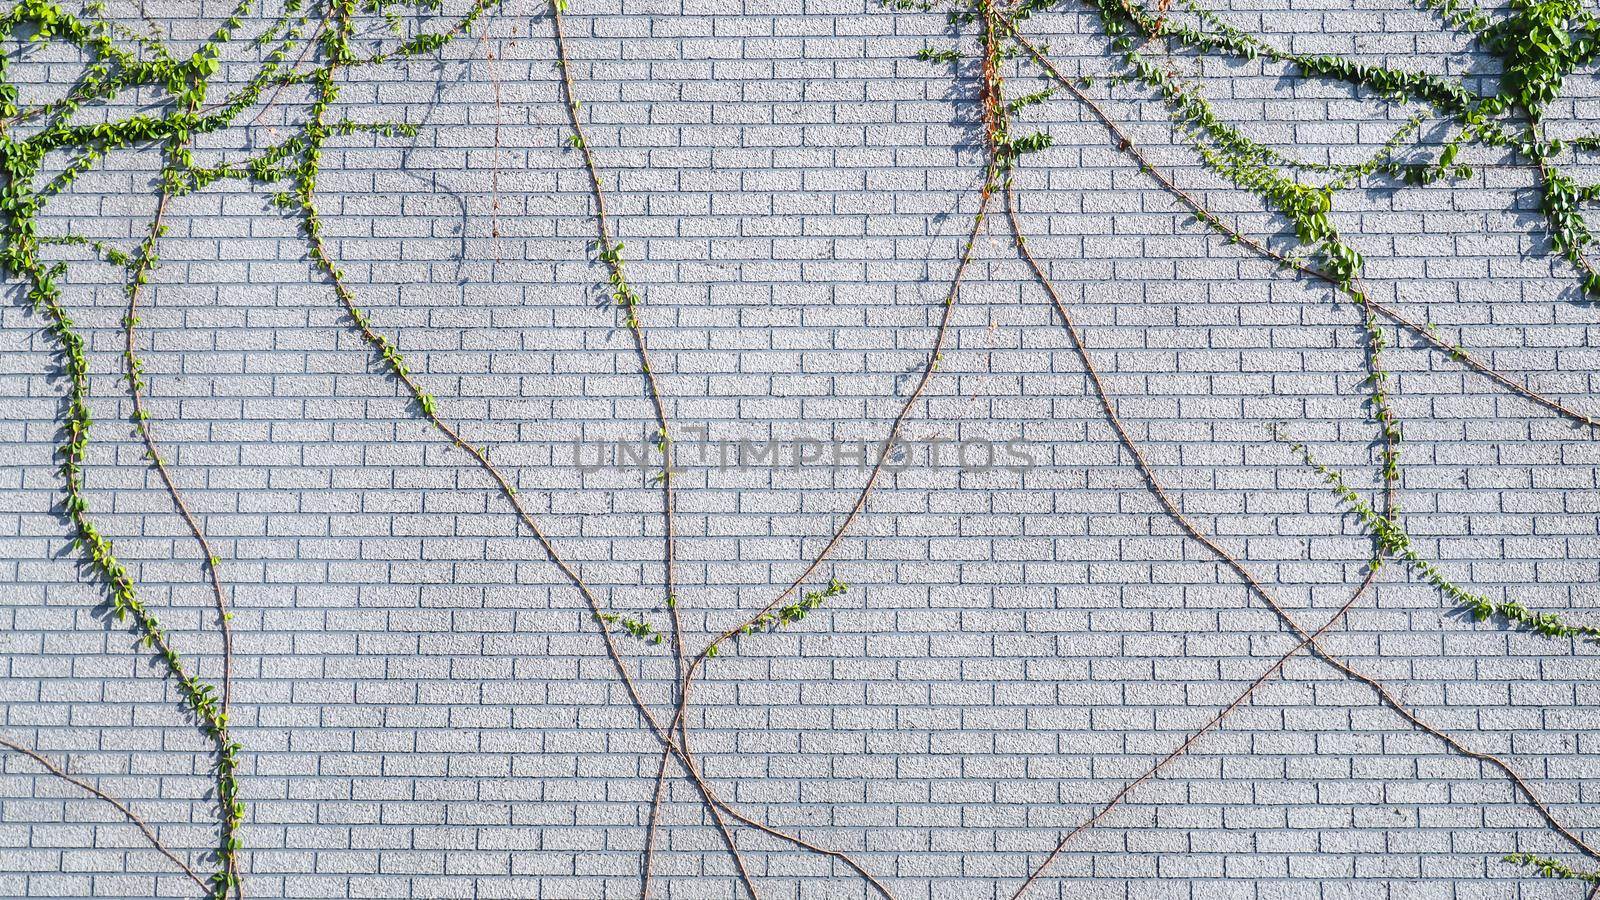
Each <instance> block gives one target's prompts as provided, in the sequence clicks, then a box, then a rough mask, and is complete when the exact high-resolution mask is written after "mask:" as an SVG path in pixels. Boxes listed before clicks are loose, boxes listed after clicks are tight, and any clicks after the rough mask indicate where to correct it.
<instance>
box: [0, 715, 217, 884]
mask: <svg viewBox="0 0 1600 900" xmlns="http://www.w3.org/2000/svg"><path fill="white" fill-rule="evenodd" d="M0 747H5V748H6V749H8V750H14V751H16V752H17V753H21V754H22V755H23V756H26V757H28V758H29V759H31V760H33V761H34V762H36V763H38V764H39V765H41V766H44V768H45V770H46V771H48V772H49V773H50V774H51V775H54V776H56V777H57V778H60V779H61V780H62V781H65V782H67V783H68V784H71V785H73V786H74V787H78V788H81V789H82V790H84V791H87V792H88V793H90V794H93V795H94V796H95V797H97V798H99V799H101V800H103V801H105V802H106V803H108V804H110V805H111V807H112V808H113V809H115V810H116V811H117V812H119V813H121V814H122V817H123V818H125V819H127V820H128V821H129V822H132V823H133V824H134V826H135V827H137V828H138V829H139V833H140V834H143V835H144V838H145V840H147V841H149V842H150V846H152V847H154V848H155V849H156V851H157V852H158V853H160V854H161V855H162V856H165V857H166V858H167V859H169V860H171V861H172V864H173V865H175V866H177V867H178V868H179V869H181V870H182V871H183V874H185V875H187V876H189V880H190V881H193V882H194V883H195V884H196V885H199V887H200V890H202V891H204V892H206V893H207V895H209V894H210V891H211V886H210V885H208V884H206V883H205V880H204V879H202V878H201V877H200V876H199V875H198V874H196V873H195V871H194V869H192V868H190V867H189V864H188V863H186V862H184V861H183V860H182V859H179V858H178V854H176V853H174V852H172V850H171V849H169V848H168V847H167V845H166V844H163V843H161V839H160V838H158V837H156V832H155V829H153V828H151V827H150V825H149V824H148V823H146V822H145V820H144V819H142V818H140V817H139V815H138V814H137V813H135V812H134V811H133V810H131V809H129V808H128V807H127V805H125V804H124V803H122V802H121V801H119V800H117V799H116V798H115V797H112V796H111V795H109V794H107V793H106V792H104V791H102V790H100V789H99V788H97V787H95V786H94V785H92V784H90V783H88V782H87V781H84V780H82V779H81V778H76V777H74V776H72V775H69V774H67V771H66V770H65V769H63V768H62V767H60V766H58V765H56V764H55V763H53V762H51V761H50V760H49V759H48V758H46V757H45V756H43V755H42V754H39V753H35V752H34V751H33V750H30V749H29V748H27V747H24V746H22V745H21V744H19V743H17V742H15V741H12V740H10V739H9V738H4V737H0Z"/></svg>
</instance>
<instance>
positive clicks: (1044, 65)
mask: <svg viewBox="0 0 1600 900" xmlns="http://www.w3.org/2000/svg"><path fill="white" fill-rule="evenodd" d="M1005 27H1006V29H1007V30H1008V31H1009V32H1010V35H1011V38H1012V40H1015V41H1016V42H1017V45H1018V46H1020V47H1022V49H1023V50H1025V51H1027V53H1028V55H1029V56H1031V57H1032V58H1033V60H1034V61H1035V62H1036V63H1038V65H1039V67H1040V68H1041V69H1042V70H1044V72H1045V73H1046V74H1047V75H1049V76H1050V78H1051V80H1053V81H1055V82H1056V83H1057V84H1059V85H1060V86H1061V87H1062V88H1063V89H1065V90H1066V91H1067V92H1068V93H1069V94H1071V95H1072V96H1073V97H1074V98H1075V99H1077V100H1078V101H1079V102H1080V103H1082V104H1083V105H1084V106H1085V107H1086V108H1087V109H1088V110H1089V111H1090V112H1091V113H1092V114H1093V115H1094V117H1095V118H1096V119H1098V120H1099V121H1100V123H1101V124H1102V125H1104V126H1105V128H1106V130H1107V131H1108V132H1110V134H1111V137H1112V138H1113V139H1114V140H1113V143H1114V144H1115V145H1116V147H1117V149H1118V150H1120V151H1122V152H1123V153H1125V154H1127V155H1128V157H1129V158H1130V159H1132V160H1133V161H1134V162H1136V163H1138V164H1139V168H1140V170H1141V171H1143V172H1144V173H1145V174H1146V175H1148V176H1149V177H1150V179H1151V180H1152V181H1154V182H1155V183H1156V184H1157V185H1159V186H1160V187H1161V188H1162V189H1163V190H1164V191H1166V192H1167V193H1168V194H1170V195H1171V196H1172V197H1173V198H1175V199H1176V200H1178V202H1180V203H1181V204H1183V205H1184V206H1186V207H1188V208H1189V210H1190V211H1191V212H1194V213H1197V214H1201V215H1204V216H1205V217H1207V220H1208V221H1209V222H1210V223H1211V224H1212V225H1213V227H1215V228H1217V229H1218V230H1220V231H1222V232H1223V233H1224V234H1226V235H1227V236H1228V237H1229V238H1231V239H1233V241H1235V242H1236V243H1238V244H1239V245H1240V246H1242V247H1244V248H1245V249H1247V250H1249V251H1250V252H1252V253H1254V254H1256V255H1257V256H1260V257H1262V258H1263V259H1266V260H1269V261H1271V262H1274V263H1276V264H1278V265H1279V266H1281V267H1283V268H1286V269H1290V270H1292V271H1294V272H1298V273H1300V274H1302V275H1305V276H1307V277H1310V278H1313V279H1316V280H1318V281H1323V282H1326V283H1327V284H1329V285H1331V286H1332V287H1333V288H1334V289H1335V290H1342V286H1341V285H1340V284H1339V280H1338V279H1337V278H1336V277H1334V276H1333V275H1332V274H1330V273H1328V272H1325V271H1323V270H1322V269H1319V268H1317V267H1316V266H1313V265H1310V264H1309V263H1306V262H1304V261H1302V260H1298V259H1291V258H1290V257H1288V256H1285V255H1284V254H1282V253H1279V252H1277V251H1276V250H1273V249H1272V248H1271V247H1268V246H1267V245H1266V244H1265V243H1263V242H1262V241H1259V240H1257V239H1255V238H1253V237H1250V236H1249V235H1246V234H1244V233H1243V232H1240V231H1239V230H1238V229H1236V228H1233V227H1232V226H1230V225H1227V224H1226V223H1224V222H1223V221H1222V220H1221V219H1220V218H1218V217H1217V216H1216V214H1215V213H1213V212H1211V210H1209V209H1208V208H1207V207H1206V206H1205V205H1204V204H1202V203H1201V202H1200V201H1199V200H1197V199H1196V198H1195V197H1194V196H1193V195H1192V194H1190V193H1189V192H1188V191H1185V190H1184V189H1183V188H1181V187H1179V186H1178V185H1177V183H1176V182H1174V181H1173V180H1172V178H1171V177H1170V176H1168V175H1167V174H1165V173H1163V172H1162V171H1161V170H1160V169H1158V168H1156V165H1155V163H1153V162H1151V161H1150V158H1149V157H1148V156H1146V155H1145V153H1144V151H1143V150H1141V149H1140V148H1139V147H1138V145H1137V144H1135V143H1134V142H1133V139H1132V138H1131V137H1130V136H1129V135H1128V133H1127V131H1126V130H1125V129H1123V128H1122V126H1120V125H1119V124H1117V122H1116V120H1115V119H1113V118H1111V116H1110V115H1109V114H1108V113H1106V111H1105V109H1104V108H1103V107H1102V106H1101V105H1100V104H1099V103H1097V102H1096V101H1095V100H1094V98H1092V97H1090V96H1089V95H1087V94H1085V93H1084V92H1083V90H1082V89H1080V88H1079V87H1078V85H1077V84H1076V83H1074V82H1073V81H1072V79H1070V78H1068V77H1066V76H1065V75H1063V74H1062V73H1061V71H1060V70H1059V69H1057V68H1056V67H1055V65H1054V64H1053V63H1051V62H1050V60H1049V58H1048V57H1046V56H1045V55H1044V53H1042V52H1040V50H1039V49H1038V48H1037V47H1035V46H1034V45H1033V43H1032V42H1031V41H1029V40H1028V39H1027V38H1026V37H1025V36H1023V35H1022V33H1021V32H1020V30H1018V29H1017V27H1016V26H1015V25H1014V24H1012V23H1011V22H1009V21H1008V22H1006V23H1005ZM1365 304H1366V306H1368V307H1369V308H1371V309H1372V310H1374V311H1376V312H1377V313H1378V314H1379V315H1381V316H1383V317H1384V318H1386V319H1388V320H1389V321H1391V322H1394V323H1395V324H1396V325H1399V326H1401V327H1403V328H1405V329H1406V330H1407V331H1410V332H1412V333H1413V334H1415V335H1416V336H1417V337H1419V338H1421V339H1422V340H1423V342H1425V343H1427V344H1428V345H1429V346H1431V347H1433V348H1434V349H1435V350H1438V351H1440V352H1442V353H1444V354H1445V355H1447V356H1449V357H1450V358H1451V359H1454V360H1456V361H1458V362H1460V363H1461V364H1462V365H1464V366H1466V367H1467V368H1469V369H1471V370H1472V371H1474V372H1477V373H1478V374H1480V375H1482V376H1484V377H1485V378H1487V379H1489V380H1490V381H1491V382H1493V383H1495V384H1497V385H1499V386H1501V387H1503V388H1505V389H1506V390H1508V391H1510V392H1511V393H1513V394H1516V395H1517V396H1519V397H1522V398H1523V399H1525V400H1529V401H1531V402H1533V403H1535V404H1538V405H1539V406H1542V407H1544V408H1545V409H1548V410H1550V411H1551V412H1554V413H1556V414H1557V415H1559V416H1561V417H1562V418H1565V419H1568V420H1570V421H1572V422H1575V423H1577V424H1579V425H1584V426H1587V427H1590V428H1600V418H1595V417H1593V416H1589V415H1586V414H1584V413H1581V412H1578V411H1577V410H1575V409H1572V408H1571V407H1569V406H1567V405H1565V404H1563V403H1561V402H1560V401H1558V400H1555V399H1553V398H1550V397H1547V396H1545V395H1544V394H1541V393H1539V392H1538V391H1535V390H1533V389H1531V388H1529V387H1527V386H1526V385H1523V384H1520V383H1518V382H1517V381H1515V380H1513V379H1512V378H1510V377H1509V376H1507V375H1505V374H1504V373H1502V372H1500V371H1498V370H1496V369H1495V368H1494V367H1493V366H1490V365H1489V364H1488V363H1485V362H1483V361H1482V360H1480V359H1478V358H1477V357H1476V356H1474V355H1473V354H1472V353H1470V352H1468V351H1467V350H1465V349H1464V348H1461V347H1456V346H1454V345H1452V344H1449V343H1447V342H1446V341H1444V340H1443V339H1441V338H1440V337H1439V336H1438V335H1436V334H1435V333H1434V332H1433V329H1431V328H1429V327H1428V326H1427V325H1425V324H1423V323H1420V322H1417V321H1415V320H1413V319H1411V318H1410V317H1408V316H1406V315H1404V314H1403V313H1401V312H1400V311H1399V310H1397V309H1395V308H1393V307H1391V306H1389V305H1388V304H1385V303H1382V302H1380V301H1378V300H1375V299H1372V298H1371V297H1366V298H1365Z"/></svg>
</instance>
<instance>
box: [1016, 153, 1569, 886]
mask: <svg viewBox="0 0 1600 900" xmlns="http://www.w3.org/2000/svg"><path fill="white" fill-rule="evenodd" d="M1005 192H1006V214H1007V218H1008V220H1009V221H1010V222H1011V227H1012V233H1013V236H1014V237H1015V238H1016V243H1017V251H1018V254H1019V255H1020V256H1021V257H1022V259H1023V261H1024V262H1026V263H1027V264H1028V267H1029V269H1031V270H1032V272H1033V274H1034V277H1035V279H1036V280H1037V282H1038V283H1039V286H1040V287H1041V288H1042V289H1043V290H1044V292H1045V295H1046V296H1047V297H1048V298H1049V300H1050V303H1051V305H1052V306H1053V307H1054V309H1055V311H1056V315H1057V316H1059V317H1060V320H1061V324H1062V327H1063V328H1064V329H1065V330H1066V332H1067V334H1068V335H1069V337H1070V338H1071V340H1072V344H1073V348H1074V349H1075V350H1076V352H1077V354H1078V358H1079V361H1080V362H1081V363H1082V365H1083V368H1084V374H1085V375H1086V377H1087V378H1088V380H1089V383H1090V385H1091V387H1092V388H1093V389H1094V392H1095V395H1096V397H1097V398H1098V400H1099V401H1100V406H1101V408H1102V410H1103V411H1104V413H1105V417H1106V422H1107V423H1108V424H1109V425H1110V426H1111V428H1112V430H1113V431H1114V432H1115V433H1116V435H1117V438H1118V440H1119V441H1120V442H1121V443H1122V445H1123V447H1124V448H1125V449H1126V450H1127V451H1128V454H1129V456H1130V457H1132V459H1133V463H1134V467H1135V468H1136V469H1137V470H1138V471H1139V474H1140V476H1141V477H1142V478H1143V479H1144V481H1145V484H1146V486H1147V487H1148V488H1149V490H1150V493H1151V495H1152V496H1154V497H1155V499H1156V502H1157V503H1158V504H1160V506H1161V508H1162V509H1163V510H1164V511H1165V512H1166V514H1167V516H1168V518H1169V519H1171V520H1172V522H1173V523H1174V524H1176V525H1177V526H1178V527H1179V529H1180V530H1182V531H1183V532H1184V533H1185V534H1187V535H1188V536H1189V537H1190V538H1191V539H1193V540H1194V541H1195V542H1196V543H1198V544H1200V545H1201V546H1202V547H1205V548H1206V549H1207V550H1209V551H1210V552H1211V553H1212V555H1213V556H1215V557H1216V558H1217V560H1218V561H1220V562H1221V563H1222V564H1223V565H1224V566H1225V567H1227V568H1228V569H1229V570H1231V571H1232V572H1233V573H1234V574H1235V575H1236V576H1237V577H1238V578H1239V579H1240V580H1241V581H1243V582H1244V584H1245V586H1246V587H1247V588H1248V589H1249V590H1250V592H1251V593H1253V594H1255V595H1256V596H1258V597H1260V598H1261V600H1262V602H1264V603H1265V604H1266V605H1267V608H1268V609H1270V610H1272V612H1273V613H1274V614H1275V615H1277V617H1278V618H1279V619H1280V620H1281V621H1282V622H1283V623H1284V625H1286V626H1287V627H1288V628H1289V630H1290V631H1292V632H1294V633H1295V634H1296V635H1297V636H1298V637H1300V638H1301V639H1303V640H1304V641H1305V642H1306V644H1307V645H1308V646H1309V647H1310V648H1311V649H1312V651H1313V652H1314V653H1315V654H1316V655H1317V656H1318V657H1320V658H1321V659H1323V660H1324V661H1325V662H1327V663H1328V664H1329V665H1331V666H1333V667H1334V668H1335V669H1337V670H1339V671H1340V672H1342V673H1343V674H1345V675H1346V676H1348V677H1350V678H1351V679H1353V680H1355V681H1358V682H1360V683H1362V684H1364V685H1366V686H1367V687H1368V688H1370V689H1371V690H1372V691H1373V693H1374V694H1376V695H1377V696H1378V698H1379V699H1380V700H1381V701H1382V702H1383V704H1384V705H1385V706H1388V707H1389V708H1390V709H1391V710H1393V711H1394V712H1395V713H1396V714H1397V715H1399V716H1400V717H1401V718H1402V719H1404V720H1406V721H1407V722H1408V723H1410V724H1411V725H1413V726H1415V727H1416V728H1418V729H1420V730H1421V731H1423V732H1425V733H1427V734H1429V735H1431V736H1433V737H1434V738H1437V739H1438V740H1439V741H1440V742H1442V743H1443V744H1444V745H1445V746H1446V747H1448V748H1450V749H1451V750H1453V751H1454V752H1456V753H1459V754H1461V755H1462V756H1466V757H1468V758H1469V759H1474V760H1477V761H1479V762H1483V763H1487V764H1489V765H1490V766H1492V767H1494V768H1496V769H1498V770H1499V771H1500V772H1501V773H1502V774H1503V775H1505V777H1506V778H1507V780H1509V781H1510V782H1511V783H1512V785H1513V786H1515V787H1516V789H1517V791H1518V792H1519V793H1520V794H1522V796H1523V799H1524V800H1525V801H1526V802H1527V803H1528V805H1529V806H1530V807H1532V808H1533V809H1534V810H1535V811H1536V812H1537V813H1538V814H1539V815H1540V817H1541V818H1542V819H1543V820H1544V821H1545V823H1546V824H1547V825H1549V826H1550V828H1551V829H1552V830H1553V831H1555V832H1556V833H1557V834H1559V835H1561V837H1563V838H1564V839H1566V840H1567V841H1568V842H1569V843H1571V844H1572V845H1573V846H1574V847H1576V848H1577V849H1579V850H1581V851H1582V852H1584V853H1585V854H1587V855H1588V856H1590V857H1591V858H1594V859H1600V852H1596V851H1595V850H1594V849H1593V848H1592V847H1590V846H1589V844H1587V843H1585V842H1584V840H1583V839H1582V838H1580V837H1579V836H1578V835H1577V834H1575V833H1573V832H1572V831H1571V830H1570V829H1568V828H1567V827H1566V825H1564V824H1563V823H1562V822H1561V821H1560V820H1559V819H1557V818H1556V817H1555V814H1554V813H1552V812H1551V811H1550V808H1549V807H1548V806H1546V805H1545V803H1544V801H1543V800H1541V799H1539V796H1538V794H1536V793H1535V792H1534V791H1533V788H1532V787H1531V786H1529V784H1528V783H1527V781H1525V780H1524V779H1523V778H1522V776H1521V775H1520V774H1518V773H1517V771H1516V770H1515V769H1513V768H1511V766H1510V765H1509V764H1508V763H1506V762H1505V761H1504V760H1502V759H1500V758H1499V757H1497V756H1493V755H1491V754H1487V753H1480V752H1478V751H1476V750H1472V749H1470V748H1468V747H1467V746H1466V745H1464V744H1462V743H1461V742H1460V741H1459V740H1457V739H1456V738H1454V737H1452V736H1451V735H1449V734H1446V733H1445V732H1443V731H1440V730H1439V729H1437V728H1435V727H1434V726H1432V725H1429V724H1428V723H1427V722H1425V721H1423V720H1422V719H1421V718H1419V717H1418V716H1417V715H1416V713H1413V712H1412V711H1411V710H1409V709H1407V708H1406V707H1405V705H1404V704H1402V703H1401V702H1400V701H1399V700H1398V699H1397V698H1396V697H1395V696H1394V695H1393V694H1392V693H1391V692H1390V691H1389V689H1388V688H1387V687H1385V686H1384V685H1383V684H1382V683H1380V682H1378V681H1377V680H1376V679H1374V678H1372V677H1371V676H1369V675H1367V674H1365V673H1363V672H1360V671H1358V670H1356V669H1354V668H1352V667H1351V666H1350V665H1349V664H1348V663H1346V662H1344V661H1343V660H1341V659H1339V658H1338V657H1336V656H1333V655H1332V654H1331V653H1329V652H1328V651H1327V650H1326V649H1325V648H1323V647H1322V646H1321V644H1320V643H1318V641H1317V638H1316V635H1314V634H1313V633H1311V632H1309V631H1307V630H1306V629H1305V628H1304V627H1303V626H1301V625H1300V624H1299V622H1297V621H1296V620H1295V618H1294V617H1293V616H1292V615H1290V614H1289V612H1288V610H1287V609H1285V608H1284V607H1283V605H1282V604H1280V603H1279V602H1278V600H1277V598H1275V597H1274V596H1273V595H1272V594H1271V593H1270V592H1269V591H1267V589H1266V588H1265V586H1263V585H1262V583H1261V581H1260V580H1259V579H1257V578H1256V577H1255V575H1254V573H1252V572H1251V571H1250V570H1249V569H1248V568H1246V567H1245V565H1244V564H1243V563H1242V562H1240V561H1239V560H1238V559H1237V558H1236V557H1234V556H1233V555H1232V554H1230V553H1229V552H1228V551H1227V550H1225V549H1224V548H1223V547H1221V546H1220V545H1219V544H1217V542H1216V541H1215V540H1213V539H1212V538H1211V537H1210V536H1209V535H1207V534H1206V533H1205V532H1204V531H1202V530H1201V529H1200V528H1199V526H1197V525H1196V524H1195V523H1194V522H1193V521H1192V520H1190V519H1189V518H1188V516H1186V515H1184V513H1183V512H1182V510H1181V509H1179V507H1178V505H1177V503H1176V502H1175V501H1173V499H1172V498H1171V497H1170V496H1169V495H1168V494H1167V492H1166V489H1165V487H1164V486H1163V485H1162V483H1161V480H1160V479H1159V478H1158V477H1157V476H1156V473H1155V470H1154V468H1152V467H1151V465H1150V463H1149V461H1148V460H1147V459H1146V458H1145V456H1144V453H1143V451H1142V450H1141V449H1140V448H1139V445H1138V443H1137V442H1136V441H1135V440H1134V439H1133V436H1132V435H1131V434H1129V432H1128V430H1127V428H1126V427H1125V426H1124V425H1123V423H1122V419H1121V417H1120V416H1118V414H1117V411H1116V406H1115V404H1114V403H1113V402H1112V400H1111V396H1110V393H1109V392H1108V391H1107V390H1106V387H1105V384H1104V382H1103V381H1102V380H1101V378H1100V373H1099V370H1098V368H1097V367H1096V366H1095V364H1094V360H1093V358H1092V357H1091V356H1090V355H1089V352H1088V347H1087V345H1086V344H1085V343H1084V341H1083V337H1082V334H1081V333H1080V332H1079V331H1078V328H1077V326H1076V325H1075V324H1074V323H1073V321H1072V317H1071V314H1070V313H1069V312H1068V310H1067V308H1066V305H1065V303H1063V302H1062V300H1061V296H1060V294H1059V293H1058V292H1057V291H1056V288H1055V284H1054V283H1053V282H1052V281H1051V280H1050V278H1049V277H1048V276H1047V275H1046V273H1045V271H1044V269H1043V267H1042V266H1041V265H1040V264H1039V262H1038V260H1037V259H1036V258H1035V257H1034V256H1033V253H1032V251H1030V250H1029V249H1028V247H1027V241H1026V240H1025V239H1024V236H1023V234H1022V230H1021V226H1020V223H1019V222H1018V219H1017V214H1016V203H1015V198H1014V196H1013V192H1012V188H1011V185H1010V184H1009V183H1008V184H1007V185H1006V187H1005ZM1054 857H1055V854H1052V855H1051V856H1050V857H1049V859H1054ZM1043 872H1044V866H1040V867H1039V868H1037V869H1035V870H1034V871H1033V873H1032V874H1031V875H1029V876H1028V879H1027V881H1025V882H1024V883H1023V889H1022V890H1026V888H1027V887H1028V886H1030V885H1032V884H1033V883H1034V882H1035V881H1036V880H1037V879H1038V878H1039V877H1040V875H1042V874H1043ZM1022 890H1019V891H1018V893H1017V896H1020V895H1021V893H1022Z"/></svg>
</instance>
